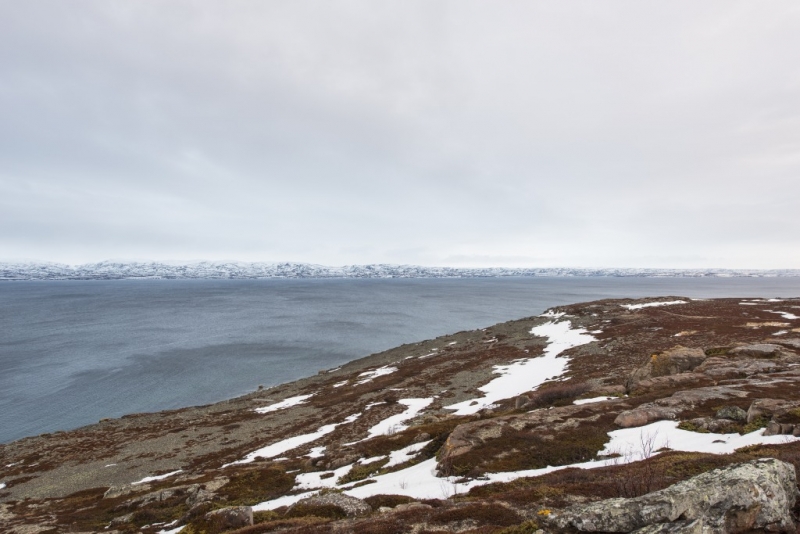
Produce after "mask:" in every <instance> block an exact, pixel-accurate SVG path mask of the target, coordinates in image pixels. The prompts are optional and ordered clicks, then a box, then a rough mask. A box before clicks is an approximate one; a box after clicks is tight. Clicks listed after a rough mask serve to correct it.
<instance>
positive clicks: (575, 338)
mask: <svg viewBox="0 0 800 534" xmlns="http://www.w3.org/2000/svg"><path fill="white" fill-rule="evenodd" d="M562 315H564V314H563V313H561V314H553V313H547V314H544V316H545V317H555V318H556V319H557V318H559V317H561V316H562ZM530 333H531V334H533V335H535V336H540V337H547V338H548V345H547V347H546V348H545V350H544V355H542V356H539V357H536V358H525V359H522V360H517V361H515V362H512V363H510V364H508V365H495V366H494V371H493V372H494V373H496V374H499V375H500V376H499V377H497V378H495V379H494V380H492V381H491V382H489V383H488V384H485V385H483V386H481V387H479V388H478V389H479V390H480V391H483V392H484V393H485V395H484V396H483V397H481V398H478V399H469V400H466V401H463V402H459V403H457V404H451V405H450V406H445V408H447V409H448V410H455V415H472V414H474V413H477V412H479V411H480V410H482V409H484V408H487V407H488V406H490V405H492V404H494V403H495V402H497V401H499V400H502V399H508V398H511V397H516V396H517V395H521V394H523V393H525V392H526V391H530V390H532V389H534V388H536V387H538V386H539V385H541V384H542V383H543V382H545V381H546V380H549V379H551V378H556V377H558V376H560V375H561V374H563V373H564V371H565V370H566V368H567V363H568V362H569V359H568V358H559V357H558V355H559V354H561V353H562V352H564V351H565V350H567V349H571V348H572V347H577V346H579V345H585V344H586V343H590V342H592V341H595V338H594V337H592V336H591V335H589V334H588V333H587V332H586V330H584V329H583V328H572V323H571V322H570V321H569V320H567V321H561V322H557V321H556V320H554V321H549V322H547V323H544V324H542V325H539V326H536V327H534V328H532V329H531V331H530Z"/></svg>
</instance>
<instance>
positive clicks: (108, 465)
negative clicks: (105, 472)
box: [103, 464, 117, 467]
mask: <svg viewBox="0 0 800 534" xmlns="http://www.w3.org/2000/svg"><path fill="white" fill-rule="evenodd" d="M115 465H117V464H106V465H104V466H103V467H114V466H115Z"/></svg>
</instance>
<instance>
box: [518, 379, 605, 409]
mask: <svg viewBox="0 0 800 534" xmlns="http://www.w3.org/2000/svg"><path fill="white" fill-rule="evenodd" d="M552 384H553V385H547V386H543V387H541V388H540V389H538V390H537V391H535V392H533V393H532V394H531V395H530V399H531V400H530V401H529V402H527V403H525V407H526V408H528V409H529V408H531V407H533V408H544V407H546V406H557V405H561V404H569V403H570V402H572V401H573V400H574V399H576V398H577V397H579V396H580V395H583V394H584V393H586V392H587V391H589V390H590V389H591V386H590V385H589V384H585V383H583V382H577V383H573V382H567V383H564V384H562V383H559V382H553V383H552Z"/></svg>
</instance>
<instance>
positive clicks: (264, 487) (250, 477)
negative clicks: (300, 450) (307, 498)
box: [219, 467, 294, 506]
mask: <svg viewBox="0 0 800 534" xmlns="http://www.w3.org/2000/svg"><path fill="white" fill-rule="evenodd" d="M293 487H294V476H293V475H287V474H286V473H285V472H283V471H281V470H280V469H277V468H275V467H268V468H266V469H258V470H250V471H245V472H243V473H237V474H235V475H233V476H231V477H230V481H229V482H228V483H227V484H225V485H224V486H222V488H220V491H219V494H220V495H221V496H223V497H225V498H226V499H227V506H236V505H252V504H256V503H259V502H262V501H268V500H270V499H274V498H276V497H280V496H281V495H283V494H285V493H287V492H289V491H290V490H291V489H292V488H293Z"/></svg>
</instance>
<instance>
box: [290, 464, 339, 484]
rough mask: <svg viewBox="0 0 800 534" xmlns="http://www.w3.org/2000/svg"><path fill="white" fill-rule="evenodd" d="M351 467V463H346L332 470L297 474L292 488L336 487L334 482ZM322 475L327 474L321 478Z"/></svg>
mask: <svg viewBox="0 0 800 534" xmlns="http://www.w3.org/2000/svg"><path fill="white" fill-rule="evenodd" d="M352 467H353V464H347V465H345V466H342V467H340V468H338V469H335V470H333V471H315V472H312V473H302V474H299V475H297V477H296V478H295V486H294V489H296V490H303V489H305V490H311V489H319V488H333V487H336V483H337V482H338V481H339V479H340V478H342V477H343V476H344V475H346V474H347V473H348V472H349V471H350V468H352ZM323 475H328V476H325V478H323ZM330 475H332V476H330Z"/></svg>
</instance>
